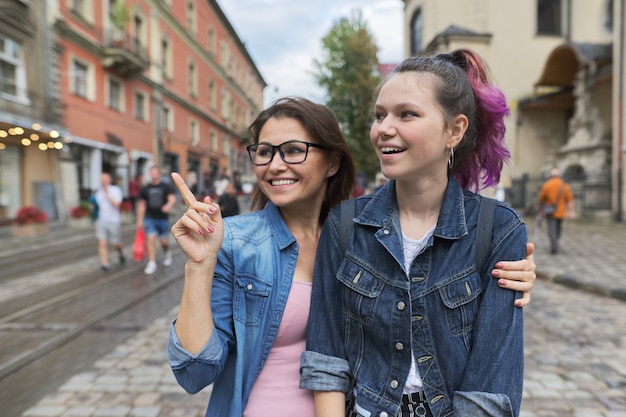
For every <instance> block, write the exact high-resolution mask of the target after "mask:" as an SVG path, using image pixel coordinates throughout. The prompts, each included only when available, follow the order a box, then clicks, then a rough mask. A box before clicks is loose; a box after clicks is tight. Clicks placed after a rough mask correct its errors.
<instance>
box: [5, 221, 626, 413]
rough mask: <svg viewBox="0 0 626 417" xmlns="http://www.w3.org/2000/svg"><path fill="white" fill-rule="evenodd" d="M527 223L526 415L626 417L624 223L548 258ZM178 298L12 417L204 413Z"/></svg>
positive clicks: (584, 231) (581, 230)
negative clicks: (188, 388) (171, 361)
mask: <svg viewBox="0 0 626 417" xmlns="http://www.w3.org/2000/svg"><path fill="white" fill-rule="evenodd" d="M528 226H529V235H530V236H531V238H533V240H535V242H536V244H537V252H536V255H535V261H536V263H537V274H538V278H539V279H538V281H537V283H536V286H535V290H534V292H533V298H532V301H531V305H530V306H529V307H527V308H526V309H525V332H526V333H525V337H526V343H525V346H526V348H525V366H526V371H525V385H524V397H523V403H522V413H521V417H570V416H571V417H626V333H625V332H624V329H626V302H624V300H626V298H625V297H624V294H626V274H625V271H624V266H623V265H624V261H626V250H625V249H624V248H625V246H626V225H625V224H590V223H582V222H566V223H565V224H564V230H563V238H562V242H561V252H560V253H559V254H557V255H550V254H549V253H548V250H547V239H546V238H545V236H543V235H535V234H534V233H533V227H534V220H533V221H532V222H530V221H529V225H528ZM92 261H95V262H96V265H97V259H95V260H92ZM82 262H85V263H88V262H89V260H86V259H85V260H83V261H82ZM181 262H182V260H181V259H177V260H176V262H175V264H176V265H179V266H180V265H182V263H181ZM181 272H182V267H181ZM50 276H51V274H48V277H44V276H40V277H39V278H37V277H31V282H29V283H28V285H24V286H21V285H18V284H16V283H11V282H1V287H0V290H1V291H0V294H2V297H4V298H5V299H6V298H9V299H10V298H11V296H12V293H13V292H18V291H19V292H21V293H23V292H25V291H26V292H27V291H28V288H32V287H33V286H36V285H37V279H39V280H41V282H42V284H43V283H44V281H45V280H47V279H50ZM52 276H55V274H52ZM48 284H49V283H46V285H48ZM179 296H180V292H179V290H177V291H174V290H172V291H170V292H169V293H168V294H167V295H164V297H168V301H167V302H166V301H165V300H163V301H162V302H161V303H162V305H167V303H173V304H172V305H173V307H171V308H170V309H168V310H167V311H166V312H165V313H161V314H160V315H159V316H158V317H156V318H155V319H153V320H152V321H150V322H149V323H148V324H146V325H143V326H141V327H138V328H134V327H133V326H129V327H128V329H127V332H126V333H125V334H124V335H121V336H119V332H118V333H116V334H118V338H119V341H116V343H115V345H114V346H111V347H110V349H109V350H108V351H107V352H103V353H100V352H98V355H95V356H97V357H96V358H94V359H92V360H91V361H90V360H89V359H85V362H84V363H81V364H80V365H81V366H76V368H77V370H76V371H75V372H72V374H71V375H70V376H69V379H64V380H61V379H59V380H58V384H57V385H56V386H55V387H54V389H52V390H50V391H49V392H47V393H45V395H44V394H43V393H42V395H41V396H40V399H38V401H36V402H34V403H33V404H27V405H26V404H22V407H20V409H22V410H23V411H21V412H20V414H16V415H14V416H13V415H11V416H7V417H19V416H23V417H44V416H57V417H69V416H74V417H77V416H84V417H87V416H94V417H95V416H99V417H113V416H118V417H131V416H137V417H139V416H145V417H150V416H153V417H166V416H172V417H173V416H203V415H204V412H205V410H206V404H207V401H208V397H209V395H210V387H208V388H207V389H205V390H204V391H202V392H200V393H198V394H195V395H188V394H186V393H185V392H184V391H183V390H182V388H180V387H179V386H178V385H177V384H176V382H175V380H174V378H173V376H172V373H171V371H170V369H169V366H168V365H167V360H166V358H165V352H164V349H165V343H166V340H167V333H168V330H169V323H170V321H171V319H172V318H173V317H174V316H175V314H176V302H177V298H178V297H179ZM0 302H1V301H0ZM120 323H123V319H122V320H115V321H113V322H111V323H109V325H110V326H118V327H119V326H121V324H120ZM105 327H106V326H105ZM101 330H102V329H101ZM104 330H106V328H105V329H104ZM122 336H123V337H122ZM90 343H94V340H93V339H90V338H89V337H86V339H85V340H83V341H82V344H83V347H84V348H87V346H89V344H90ZM44 359H45V358H44ZM60 360H66V361H67V358H65V359H60ZM77 360H80V359H77ZM33 377H35V376H33ZM24 389H28V388H26V387H25V388H24ZM0 414H2V416H4V413H2V412H0Z"/></svg>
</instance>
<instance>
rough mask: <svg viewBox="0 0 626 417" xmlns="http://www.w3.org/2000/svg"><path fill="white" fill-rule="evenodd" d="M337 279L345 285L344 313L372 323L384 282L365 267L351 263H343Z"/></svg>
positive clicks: (363, 321)
mask: <svg viewBox="0 0 626 417" xmlns="http://www.w3.org/2000/svg"><path fill="white" fill-rule="evenodd" d="M337 279H338V280H339V281H340V282H341V283H342V284H343V309H344V313H345V314H346V315H347V316H348V317H350V318H353V319H356V320H358V321H360V322H362V323H366V324H367V323H370V322H371V321H372V318H373V315H374V312H375V310H376V301H377V299H378V296H379V295H380V293H381V291H382V289H383V287H384V285H385V284H384V282H383V281H381V280H380V279H378V278H377V277H376V276H375V275H374V274H373V273H372V272H370V271H368V270H367V269H365V268H364V267H363V266H361V265H358V264H356V263H353V262H350V261H344V262H343V263H342V265H341V267H340V268H339V271H338V272H337Z"/></svg>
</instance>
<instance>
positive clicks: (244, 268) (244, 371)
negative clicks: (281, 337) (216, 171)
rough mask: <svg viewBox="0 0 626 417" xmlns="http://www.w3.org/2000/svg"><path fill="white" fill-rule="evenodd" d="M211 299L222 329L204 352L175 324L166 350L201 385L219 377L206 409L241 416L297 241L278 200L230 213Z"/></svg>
mask: <svg viewBox="0 0 626 417" xmlns="http://www.w3.org/2000/svg"><path fill="white" fill-rule="evenodd" d="M224 228H225V229H224V242H223V244H222V248H221V250H220V252H219V254H218V261H217V266H216V269H215V278H214V281H213V299H212V302H211V306H212V308H213V316H214V322H215V330H214V331H213V334H212V335H211V337H210V339H209V341H208V342H207V344H206V345H205V346H204V347H203V348H202V350H201V351H200V352H199V353H198V354H197V355H191V354H190V353H189V352H187V351H185V350H184V349H183V348H182V347H181V346H180V342H179V340H178V337H177V336H176V332H175V331H174V326H173V325H172V327H171V329H170V336H169V341H168V344H167V356H168V359H169V362H170V366H171V367H172V370H173V371H174V375H175V376H176V380H177V381H178V383H179V384H180V385H181V386H182V387H183V388H184V389H185V390H186V391H187V392H190V393H196V392H198V391H200V390H201V389H203V388H204V387H206V386H207V385H209V384H211V383H213V382H214V385H213V391H212V394H211V400H210V402H209V406H208V409H207V412H206V415H207V416H217V417H226V416H231V417H241V416H242V415H243V411H244V409H245V407H246V404H247V403H248V398H249V396H250V391H251V389H252V386H253V385H254V382H255V381H256V379H257V377H258V375H259V373H260V371H261V368H262V367H263V364H264V363H265V360H266V359H267V356H268V354H269V351H270V349H271V348H272V344H273V343H274V339H275V338H276V333H277V332H278V326H279V324H280V321H281V319H282V316H283V311H284V309H285V304H286V302H287V297H288V295H289V289H290V288H291V282H292V277H293V272H294V269H295V266H296V260H297V257H298V244H297V243H296V239H295V238H294V236H293V234H292V233H291V232H290V231H289V229H288V228H287V225H286V224H285V222H284V221H283V219H282V217H281V216H280V213H279V211H278V208H277V207H276V206H274V205H273V204H271V203H270V205H269V206H268V207H266V208H265V209H264V210H261V211H259V212H255V213H250V214H246V215H242V216H234V217H228V218H226V219H224Z"/></svg>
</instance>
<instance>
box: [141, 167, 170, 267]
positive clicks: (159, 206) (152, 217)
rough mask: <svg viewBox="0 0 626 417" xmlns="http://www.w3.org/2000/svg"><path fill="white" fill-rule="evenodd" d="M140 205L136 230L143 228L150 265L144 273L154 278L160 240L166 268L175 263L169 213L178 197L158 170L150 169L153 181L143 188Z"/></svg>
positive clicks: (156, 168) (157, 168)
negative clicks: (171, 244)
mask: <svg viewBox="0 0 626 417" xmlns="http://www.w3.org/2000/svg"><path fill="white" fill-rule="evenodd" d="M137 203H138V204H137V227H138V228H139V227H143V228H144V230H145V232H146V247H147V249H148V264H147V265H146V267H145V269H144V270H143V272H144V273H145V274H146V275H151V274H154V273H155V272H156V270H157V264H156V250H157V247H156V243H157V239H158V241H159V243H160V244H161V249H162V250H163V254H164V259H163V265H164V266H170V265H171V264H172V253H171V251H170V248H169V235H170V221H169V213H170V210H171V209H172V207H174V204H176V196H175V195H174V192H173V190H172V187H171V185H170V184H168V183H166V182H163V181H162V179H161V169H160V168H159V167H157V166H153V167H152V168H150V182H149V183H148V184H146V185H145V186H144V187H143V188H142V189H141V193H140V194H139V200H138V201H137Z"/></svg>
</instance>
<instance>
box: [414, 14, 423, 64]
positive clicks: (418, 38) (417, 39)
mask: <svg viewBox="0 0 626 417" xmlns="http://www.w3.org/2000/svg"><path fill="white" fill-rule="evenodd" d="M423 30H424V21H423V19H422V11H421V10H420V9H417V10H416V11H415V14H414V15H413V19H412V20H411V55H417V54H418V53H420V51H421V50H422V46H423V45H422V42H423V39H422V32H423Z"/></svg>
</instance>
